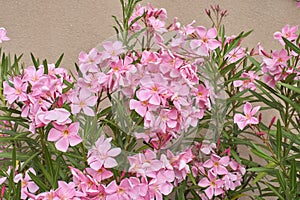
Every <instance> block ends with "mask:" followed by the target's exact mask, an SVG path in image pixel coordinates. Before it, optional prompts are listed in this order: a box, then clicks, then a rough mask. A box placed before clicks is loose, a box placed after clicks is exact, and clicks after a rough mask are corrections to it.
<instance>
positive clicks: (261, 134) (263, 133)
mask: <svg viewBox="0 0 300 200" xmlns="http://www.w3.org/2000/svg"><path fill="white" fill-rule="evenodd" d="M265 134H266V132H263V131H260V132H258V133H256V135H258V136H263V135H265Z"/></svg>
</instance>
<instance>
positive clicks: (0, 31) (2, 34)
mask: <svg viewBox="0 0 300 200" xmlns="http://www.w3.org/2000/svg"><path fill="white" fill-rule="evenodd" d="M8 40H10V39H9V37H7V36H6V29H5V28H3V27H0V43H2V42H3V41H8Z"/></svg>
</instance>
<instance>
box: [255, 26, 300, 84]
mask: <svg viewBox="0 0 300 200" xmlns="http://www.w3.org/2000/svg"><path fill="white" fill-rule="evenodd" d="M297 30H298V26H292V27H290V26H289V25H286V26H285V27H283V28H282V31H281V32H276V33H274V39H275V40H278V41H279V42H280V43H281V44H282V45H283V46H284V45H285V42H284V41H283V39H282V37H284V38H286V39H287V40H289V41H290V42H292V43H294V44H295V45H296V46H299V44H296V39H297V37H298V36H297V34H296V32H297ZM258 49H259V54H260V55H261V56H262V58H263V66H262V67H263V68H262V71H263V73H264V80H265V82H267V83H268V84H269V85H270V86H271V87H274V86H275V84H276V82H277V81H281V80H284V79H285V78H286V77H287V76H288V75H290V74H296V75H297V76H296V77H295V78H297V77H299V76H300V72H299V69H300V66H298V68H293V67H288V62H289V61H290V60H291V58H292V57H293V56H297V54H296V53H295V52H293V51H292V50H291V51H290V52H288V51H287V50H286V49H285V48H283V49H281V50H280V51H273V52H272V53H271V54H268V53H267V52H265V51H264V50H263V48H262V47H261V46H260V45H259V47H258ZM289 66H291V65H289Z"/></svg>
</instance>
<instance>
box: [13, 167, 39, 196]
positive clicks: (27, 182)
mask: <svg viewBox="0 0 300 200" xmlns="http://www.w3.org/2000/svg"><path fill="white" fill-rule="evenodd" d="M29 172H31V173H32V174H34V175H36V172H35V171H34V169H33V168H29V169H28V170H26V172H25V174H24V175H23V174H21V173H20V174H17V175H15V178H14V182H15V183H18V182H21V199H26V198H27V194H26V193H27V192H30V193H35V192H36V191H38V189H39V187H38V186H37V185H36V184H35V182H33V181H32V180H31V178H30V176H29Z"/></svg>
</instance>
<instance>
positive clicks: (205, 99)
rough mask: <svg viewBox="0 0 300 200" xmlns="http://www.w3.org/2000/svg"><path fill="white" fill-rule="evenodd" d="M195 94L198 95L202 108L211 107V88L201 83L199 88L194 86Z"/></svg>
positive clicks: (197, 98)
mask: <svg viewBox="0 0 300 200" xmlns="http://www.w3.org/2000/svg"><path fill="white" fill-rule="evenodd" d="M193 94H194V95H195V96H196V100H197V102H198V103H199V107H200V108H208V109H210V107H211V105H210V101H209V94H210V91H209V89H207V88H206V87H205V86H204V85H202V84H200V85H199V86H198V89H197V90H196V89H195V88H194V91H193Z"/></svg>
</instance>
